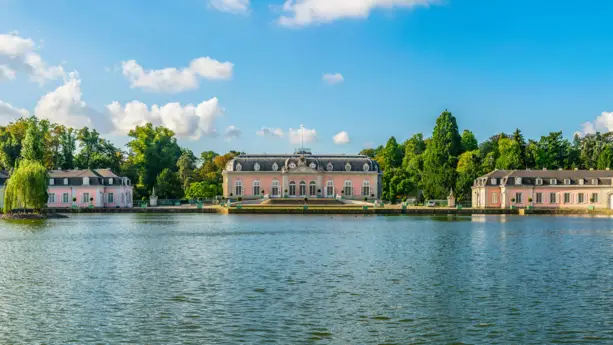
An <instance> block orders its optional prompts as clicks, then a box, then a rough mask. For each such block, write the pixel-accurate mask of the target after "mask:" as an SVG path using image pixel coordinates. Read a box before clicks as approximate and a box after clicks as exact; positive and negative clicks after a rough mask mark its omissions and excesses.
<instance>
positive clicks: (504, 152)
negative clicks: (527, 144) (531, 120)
mask: <svg viewBox="0 0 613 345" xmlns="http://www.w3.org/2000/svg"><path fill="white" fill-rule="evenodd" d="M498 151H499V155H498V159H497V160H496V168H497V169H501V170H513V169H521V168H522V158H521V147H520V145H519V143H518V142H517V141H515V140H514V139H508V138H502V139H500V141H498Z"/></svg>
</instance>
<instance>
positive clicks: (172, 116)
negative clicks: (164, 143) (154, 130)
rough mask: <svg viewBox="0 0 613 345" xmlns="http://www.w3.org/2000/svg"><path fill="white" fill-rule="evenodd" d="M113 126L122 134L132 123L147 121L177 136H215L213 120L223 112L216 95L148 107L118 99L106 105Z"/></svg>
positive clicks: (193, 137) (192, 137)
mask: <svg viewBox="0 0 613 345" xmlns="http://www.w3.org/2000/svg"><path fill="white" fill-rule="evenodd" d="M107 110H108V111H109V113H110V116H111V119H112V121H113V124H114V126H115V130H116V131H117V132H118V133H119V134H126V133H128V132H129V131H130V130H131V129H133V128H134V127H136V126H142V125H144V124H146V123H147V122H151V123H152V124H154V125H155V126H164V127H166V128H168V129H171V130H172V131H174V132H175V134H176V135H177V136H178V137H186V138H189V139H199V138H201V137H202V136H217V135H218V134H217V131H216V129H215V120H216V119H217V118H218V117H219V116H221V115H222V114H223V109H222V108H220V106H219V100H218V99H217V97H214V98H211V99H209V100H208V101H204V102H202V103H200V104H198V105H197V106H194V105H192V104H188V105H185V106H182V105H181V104H179V103H167V104H165V105H163V106H158V105H156V104H154V105H152V106H151V107H149V106H147V105H146V104H144V103H141V102H139V101H132V102H130V103H128V104H126V105H124V106H122V105H121V104H120V103H119V102H113V103H111V104H109V105H107Z"/></svg>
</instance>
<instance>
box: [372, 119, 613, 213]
mask: <svg viewBox="0 0 613 345" xmlns="http://www.w3.org/2000/svg"><path fill="white" fill-rule="evenodd" d="M360 154H363V155H367V156H369V157H372V158H374V159H376V160H377V162H378V163H379V164H380V166H381V168H382V169H383V178H382V185H383V186H382V189H383V193H382V198H383V199H384V200H388V201H392V202H395V201H399V200H402V199H405V198H407V197H411V198H413V197H414V198H417V199H418V200H420V199H422V200H423V199H445V198H446V197H447V196H448V195H449V192H450V191H451V190H452V189H453V191H454V194H455V197H456V199H457V200H459V201H468V200H470V198H471V186H472V184H473V181H474V180H475V179H476V178H477V177H479V176H482V175H484V174H486V173H488V172H491V171H493V170H495V169H499V170H513V169H543V168H546V169H601V170H604V169H608V168H612V167H613V135H612V134H611V133H605V134H602V133H595V134H588V135H585V136H583V137H580V136H579V135H577V134H575V135H574V137H573V139H572V140H568V139H566V138H564V136H563V135H562V132H561V131H560V132H551V133H549V134H548V135H545V136H541V137H540V138H539V139H528V140H526V139H525V138H524V136H523V134H522V132H521V130H520V129H516V130H515V131H514V132H513V133H499V134H496V135H494V136H492V137H490V138H489V139H487V140H485V141H483V142H481V143H479V142H478V141H477V139H476V137H475V135H474V134H473V132H471V131H470V130H464V131H463V132H462V133H460V132H459V130H458V125H457V121H456V119H455V117H454V116H453V115H452V114H451V112H449V111H447V110H445V111H444V112H442V113H441V114H440V116H439V117H438V118H437V120H436V125H435V127H434V130H433V131H432V136H430V137H429V138H424V136H423V134H422V133H418V134H415V135H413V136H412V137H410V138H409V139H407V140H405V141H404V142H402V143H398V142H397V141H396V138H395V137H391V138H389V140H388V141H387V143H386V144H385V146H383V145H380V146H378V147H377V148H374V149H364V150H362V151H361V152H360Z"/></svg>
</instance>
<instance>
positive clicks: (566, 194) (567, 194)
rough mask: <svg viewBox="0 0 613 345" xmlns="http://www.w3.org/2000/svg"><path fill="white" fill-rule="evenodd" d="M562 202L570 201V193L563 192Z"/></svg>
mask: <svg viewBox="0 0 613 345" xmlns="http://www.w3.org/2000/svg"><path fill="white" fill-rule="evenodd" d="M564 203H565V204H568V203H570V193H564Z"/></svg>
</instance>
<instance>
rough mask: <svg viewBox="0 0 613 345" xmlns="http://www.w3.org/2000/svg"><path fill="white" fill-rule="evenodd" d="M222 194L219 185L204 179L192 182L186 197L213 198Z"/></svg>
mask: <svg viewBox="0 0 613 345" xmlns="http://www.w3.org/2000/svg"><path fill="white" fill-rule="evenodd" d="M219 194H221V190H220V188H219V185H217V184H214V183H210V182H206V181H202V182H194V183H192V184H191V185H190V186H189V188H188V189H187V191H186V192H185V197H187V198H188V199H192V200H193V199H213V198H215V197H216V196H217V195H219Z"/></svg>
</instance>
